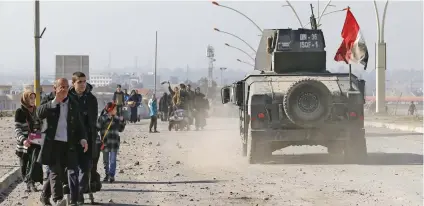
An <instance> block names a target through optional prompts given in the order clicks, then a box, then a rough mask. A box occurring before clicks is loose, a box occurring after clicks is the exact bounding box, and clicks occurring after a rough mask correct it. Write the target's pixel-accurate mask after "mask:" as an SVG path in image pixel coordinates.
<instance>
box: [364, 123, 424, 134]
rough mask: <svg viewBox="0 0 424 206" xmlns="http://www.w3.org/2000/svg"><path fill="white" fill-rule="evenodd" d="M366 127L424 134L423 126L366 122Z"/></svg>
mask: <svg viewBox="0 0 424 206" xmlns="http://www.w3.org/2000/svg"><path fill="white" fill-rule="evenodd" d="M365 126H366V127H377V128H387V129H392V130H399V131H404V132H418V133H424V128H423V127H422V126H413V125H402V124H394V123H384V122H371V121H365Z"/></svg>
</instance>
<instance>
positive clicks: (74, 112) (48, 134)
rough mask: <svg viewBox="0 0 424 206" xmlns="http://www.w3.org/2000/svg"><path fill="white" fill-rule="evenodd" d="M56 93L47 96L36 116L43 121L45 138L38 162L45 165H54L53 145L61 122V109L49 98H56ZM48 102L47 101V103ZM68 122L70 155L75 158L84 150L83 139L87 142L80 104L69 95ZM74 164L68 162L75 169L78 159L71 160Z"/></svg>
mask: <svg viewBox="0 0 424 206" xmlns="http://www.w3.org/2000/svg"><path fill="white" fill-rule="evenodd" d="M53 95H54V93H51V94H50V95H48V96H46V98H44V102H42V103H41V105H40V106H39V107H38V108H37V110H36V114H37V117H38V118H39V119H40V120H43V124H42V125H43V126H42V129H41V131H42V136H43V137H44V143H43V145H42V146H41V152H40V155H39V157H38V160H37V161H38V162H39V163H41V164H43V165H52V164H53V163H54V160H55V159H54V155H52V151H53V146H54V145H53V143H54V139H55V136H56V130H57V126H58V121H59V115H60V114H59V113H60V107H57V106H56V105H54V104H53V102H52V100H49V98H51V97H53V98H54V96H53ZM45 100H47V101H45ZM67 101H68V120H67V129H68V135H67V136H68V141H67V142H68V155H70V156H73V155H75V156H76V155H77V151H79V150H80V149H82V146H81V145H80V141H81V140H82V139H85V140H87V137H86V134H87V133H86V132H85V127H84V124H83V121H82V118H81V112H80V109H79V103H78V101H77V100H75V99H74V98H73V97H72V96H69V95H68V100H67ZM71 159H72V160H74V161H72V162H67V165H68V166H69V167H75V166H76V165H77V164H78V163H77V161H76V160H77V158H71Z"/></svg>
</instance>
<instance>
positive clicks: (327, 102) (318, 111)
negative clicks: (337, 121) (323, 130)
mask: <svg viewBox="0 0 424 206" xmlns="http://www.w3.org/2000/svg"><path fill="white" fill-rule="evenodd" d="M332 103H333V101H332V96H331V92H330V90H329V89H328V88H327V86H326V85H324V84H323V83H322V82H320V81H317V80H313V79H302V80H300V81H296V82H294V83H293V84H292V85H291V86H290V87H289V89H288V90H287V94H286V95H285V96H284V102H283V107H284V112H285V114H286V116H287V118H288V119H289V120H290V121H291V122H293V123H294V124H296V125H298V126H301V127H305V128H313V127H317V126H320V125H321V124H322V123H324V121H325V120H327V119H328V117H329V115H330V114H331V107H332Z"/></svg>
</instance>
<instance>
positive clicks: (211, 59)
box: [206, 45, 215, 96]
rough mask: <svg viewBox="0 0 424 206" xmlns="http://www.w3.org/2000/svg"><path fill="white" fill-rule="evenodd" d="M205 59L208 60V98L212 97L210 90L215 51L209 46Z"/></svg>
mask: <svg viewBox="0 0 424 206" xmlns="http://www.w3.org/2000/svg"><path fill="white" fill-rule="evenodd" d="M206 57H208V59H209V67H208V90H207V94H208V96H210V95H212V94H211V90H212V85H213V62H214V61H215V49H214V48H213V47H212V46H211V45H208V48H207V53H206Z"/></svg>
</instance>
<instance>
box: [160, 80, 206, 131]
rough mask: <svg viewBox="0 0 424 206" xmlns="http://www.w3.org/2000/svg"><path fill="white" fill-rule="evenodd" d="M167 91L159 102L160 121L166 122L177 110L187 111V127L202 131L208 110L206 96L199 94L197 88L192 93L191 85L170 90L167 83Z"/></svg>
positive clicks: (182, 85)
mask: <svg viewBox="0 0 424 206" xmlns="http://www.w3.org/2000/svg"><path fill="white" fill-rule="evenodd" d="M168 90H169V93H170V94H167V93H166V92H165V93H164V94H163V96H162V97H161V98H160V100H159V112H160V113H161V120H162V121H167V120H168V119H169V117H171V116H172V115H173V112H174V111H176V110H177V109H183V110H185V111H187V113H188V116H189V121H190V122H189V125H193V124H194V125H195V127H196V130H198V129H203V128H204V127H205V126H206V117H207V111H208V110H209V101H208V99H207V98H206V96H205V95H204V94H203V93H201V92H200V88H199V87H197V88H196V89H195V90H194V91H193V90H192V89H191V85H190V84H188V85H187V86H186V85H185V84H180V85H179V87H174V89H172V87H171V84H170V83H169V82H168Z"/></svg>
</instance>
